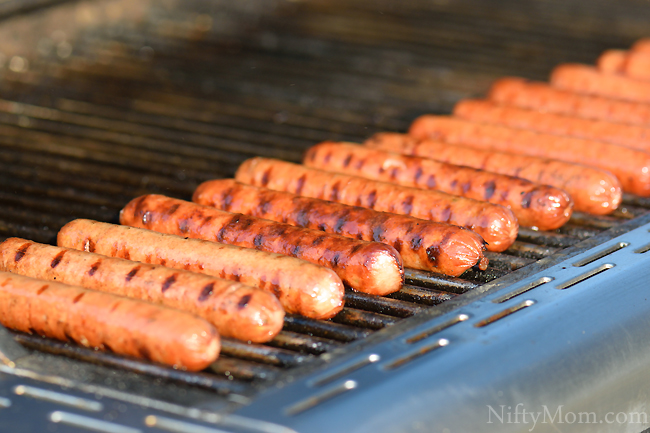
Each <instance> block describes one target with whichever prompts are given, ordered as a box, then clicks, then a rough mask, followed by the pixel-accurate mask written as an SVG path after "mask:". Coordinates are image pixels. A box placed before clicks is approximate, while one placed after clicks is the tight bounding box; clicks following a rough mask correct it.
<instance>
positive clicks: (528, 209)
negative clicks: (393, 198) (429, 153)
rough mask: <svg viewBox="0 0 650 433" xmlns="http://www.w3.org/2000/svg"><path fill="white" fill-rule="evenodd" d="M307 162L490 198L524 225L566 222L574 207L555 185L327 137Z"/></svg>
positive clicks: (545, 226)
mask: <svg viewBox="0 0 650 433" xmlns="http://www.w3.org/2000/svg"><path fill="white" fill-rule="evenodd" d="M304 164H305V165H306V166H308V167H314V168H320V169H322V170H327V171H333V172H337V173H345V174H350V175H356V176H361V177H365V178H368V179H373V180H380V181H384V182H393V183H396V184H399V185H403V186H410V187H415V188H422V189H434V190H438V191H443V192H446V193H449V194H454V195H458V196H463V197H468V198H473V199H475V200H485V201H488V202H490V203H494V204H499V205H502V206H505V207H507V208H508V209H510V210H512V212H513V213H514V214H515V216H516V217H517V219H518V220H519V225H520V226H525V227H536V228H538V229H540V230H554V229H557V228H559V227H561V226H562V225H564V224H565V223H566V222H567V221H568V220H569V218H571V214H572V212H573V201H571V197H569V195H568V194H567V193H566V192H564V191H562V190H560V189H557V188H553V187H551V186H547V185H539V184H536V183H533V182H530V181H528V180H525V179H521V178H516V177H512V176H506V175H503V174H497V173H491V172H488V171H484V170H478V169H474V168H470V167H463V166H458V165H453V164H447V163H445V162H440V161H434V160H432V159H428V158H420V157H416V156H405V155H401V154H398V153H394V152H387V151H383V150H378V149H371V148H368V147H363V146H358V145H355V144H352V143H332V142H324V143H320V144H317V145H315V146H312V147H311V148H310V149H309V150H308V151H307V153H306V154H305V158H304Z"/></svg>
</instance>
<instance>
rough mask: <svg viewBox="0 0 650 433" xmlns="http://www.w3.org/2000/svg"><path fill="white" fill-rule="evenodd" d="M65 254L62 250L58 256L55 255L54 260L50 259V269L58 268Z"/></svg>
mask: <svg viewBox="0 0 650 433" xmlns="http://www.w3.org/2000/svg"><path fill="white" fill-rule="evenodd" d="M66 252H67V251H65V250H63V251H61V252H60V253H59V254H57V255H56V256H54V258H53V259H52V262H51V263H50V267H51V268H52V269H54V268H56V267H57V266H59V263H61V260H63V256H64V255H65V253H66Z"/></svg>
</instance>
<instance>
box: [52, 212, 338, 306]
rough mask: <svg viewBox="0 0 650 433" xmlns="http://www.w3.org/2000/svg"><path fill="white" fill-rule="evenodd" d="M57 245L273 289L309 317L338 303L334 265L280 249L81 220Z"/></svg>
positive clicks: (65, 230) (64, 232) (64, 231)
mask: <svg viewBox="0 0 650 433" xmlns="http://www.w3.org/2000/svg"><path fill="white" fill-rule="evenodd" d="M58 244H59V246H61V247H68V248H74V249H76V250H83V251H89V252H95V253H98V254H103V255H106V256H112V257H121V258H124V259H130V260H136V261H138V262H143V263H153V264H158V265H163V266H168V267H171V268H177V269H185V270H188V271H193V272H200V273H203V274H208V275H212V276H215V277H220V278H225V279H227V280H234V281H239V282H241V283H243V284H247V285H250V286H254V287H259V288H260V289H264V290H266V291H269V292H271V293H273V294H274V295H276V296H277V297H278V299H279V300H280V302H281V303H282V306H283V307H284V309H285V311H286V312H287V313H290V314H302V315H303V316H307V317H310V318H312V319H329V318H331V317H333V316H334V315H336V313H338V312H339V311H340V310H341V309H342V308H343V294H344V289H343V283H342V282H341V279H340V278H339V277H338V276H337V275H336V273H335V272H334V271H333V270H331V269H328V268H325V267H323V266H318V265H315V264H313V263H310V262H307V261H305V260H300V259H297V258H295V257H289V256H285V255H282V254H273V253H267V252H264V251H259V250H254V249H252V248H242V247H238V246H235V245H226V244H219V243H216V242H210V241H203V240H199V239H187V238H185V239H184V238H182V237H180V236H175V235H168V234H163V233H158V232H154V231H151V230H145V229H139V228H135V227H129V226H121V225H116V224H107V223H102V222H98V221H91V220H83V219H79V220H74V221H72V222H70V223H68V224H66V225H65V226H63V228H62V229H61V230H60V231H59V235H58Z"/></svg>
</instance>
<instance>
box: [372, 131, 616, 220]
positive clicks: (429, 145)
mask: <svg viewBox="0 0 650 433" xmlns="http://www.w3.org/2000/svg"><path fill="white" fill-rule="evenodd" d="M365 145H366V146H368V147H372V148H376V149H384V150H392V151H396V152H400V153H403V154H405V155H413V156H421V157H424V158H432V159H436V160H438V161H444V162H448V163H451V164H458V165H466V166H468V167H474V168H480V169H483V170H487V171H492V172H495V173H501V174H507V175H510V176H518V177H521V178H524V179H528V180H530V181H533V182H537V183H541V184H544V185H552V186H555V187H557V188H561V189H563V190H565V191H566V192H568V193H569V195H570V196H571V198H572V199H573V202H574V208H575V210H578V211H581V212H587V213H590V214H595V215H606V214H608V213H611V212H612V211H613V210H614V209H616V208H617V207H618V206H619V204H620V203H621V199H622V192H621V184H620V182H619V181H618V179H617V178H616V176H614V175H613V174H611V173H609V172H607V171H605V170H599V169H596V168H592V167H587V166H585V165H579V164H572V163H567V162H563V161H558V160H556V159H546V158H538V157H532V156H526V155H518V154H514V153H506V152H494V151H487V150H481V149H476V148H472V147H468V146H461V145H459V144H448V143H443V142H440V141H434V140H417V139H415V138H413V137H411V136H409V135H406V134H396V133H390V132H383V133H378V134H375V135H373V136H372V137H370V138H369V139H368V140H367V141H366V142H365Z"/></svg>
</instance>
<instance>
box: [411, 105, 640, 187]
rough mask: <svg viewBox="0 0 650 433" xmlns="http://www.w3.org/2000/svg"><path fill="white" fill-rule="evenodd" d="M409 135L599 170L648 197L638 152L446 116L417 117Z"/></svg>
mask: <svg viewBox="0 0 650 433" xmlns="http://www.w3.org/2000/svg"><path fill="white" fill-rule="evenodd" d="M409 135H411V136H413V137H415V138H417V139H421V140H424V139H431V140H439V141H445V142H447V143H453V144H463V145H466V146H471V147H478V148H481V149H486V150H497V151H502V152H512V153H519V154H523V155H530V156H541V157H545V158H553V159H559V160H561V161H567V162H576V163H578V164H584V165H588V166H591V167H597V168H601V169H604V170H607V171H610V172H611V173H613V174H614V175H615V176H616V177H617V178H618V180H619V181H620V182H621V186H622V187H623V191H627V192H631V193H633V194H637V195H640V196H644V197H648V196H650V153H647V152H643V151H640V150H635V149H630V148H628V147H623V146H619V145H616V144H612V143H605V142H602V141H595V140H584V139H582V138H574V137H564V136H561V135H553V134H544V133H541V132H535V131H530V130H528V129H517V128H510V127H507V126H501V125H494V124H490V123H477V122H471V121H469V120H463V119H458V118H455V117H449V116H431V115H425V116H420V117H418V118H417V119H415V121H414V122H413V124H411V127H410V128H409Z"/></svg>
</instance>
